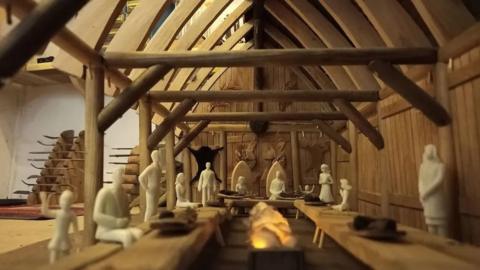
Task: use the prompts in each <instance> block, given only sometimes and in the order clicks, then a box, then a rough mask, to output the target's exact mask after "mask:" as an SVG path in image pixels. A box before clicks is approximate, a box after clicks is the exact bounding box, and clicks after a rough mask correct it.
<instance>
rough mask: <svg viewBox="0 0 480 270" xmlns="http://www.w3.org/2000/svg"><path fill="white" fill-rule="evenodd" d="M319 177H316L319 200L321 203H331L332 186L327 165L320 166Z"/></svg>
mask: <svg viewBox="0 0 480 270" xmlns="http://www.w3.org/2000/svg"><path fill="white" fill-rule="evenodd" d="M320 170H321V171H322V172H321V173H320V176H319V177H318V183H319V184H320V196H319V198H320V200H321V201H322V202H326V203H331V202H333V201H334V200H333V195H332V184H333V178H332V175H331V174H330V168H329V167H328V165H327V164H322V165H321V166H320Z"/></svg>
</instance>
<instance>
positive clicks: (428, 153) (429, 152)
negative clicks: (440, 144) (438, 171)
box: [423, 144, 439, 161]
mask: <svg viewBox="0 0 480 270" xmlns="http://www.w3.org/2000/svg"><path fill="white" fill-rule="evenodd" d="M427 160H430V161H439V158H438V155H437V147H436V146H435V145H433V144H427V145H425V151H424V152H423V161H427Z"/></svg>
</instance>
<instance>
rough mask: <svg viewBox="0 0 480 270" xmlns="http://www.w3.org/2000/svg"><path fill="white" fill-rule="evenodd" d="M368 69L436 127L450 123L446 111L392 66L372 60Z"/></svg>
mask: <svg viewBox="0 0 480 270" xmlns="http://www.w3.org/2000/svg"><path fill="white" fill-rule="evenodd" d="M369 67H370V69H371V70H372V71H373V72H374V73H375V74H376V75H377V77H378V78H379V79H381V80H382V81H383V82H385V83H386V84H387V85H388V86H390V87H391V88H392V89H393V90H395V91H396V92H397V93H398V94H399V95H400V96H402V97H403V98H404V99H405V100H407V101H408V102H410V104H412V106H413V107H415V108H417V109H418V110H420V111H421V112H422V113H423V114H424V115H425V116H426V117H427V118H428V119H430V120H431V121H432V122H434V123H435V124H436V125H437V126H445V125H448V124H449V123H450V121H451V118H450V115H449V114H448V112H447V110H445V108H444V107H443V106H442V105H441V104H439V103H438V102H437V101H436V100H435V99H434V98H433V97H432V96H430V95H429V94H428V93H427V92H425V91H424V90H423V89H422V88H420V87H419V86H418V85H417V84H416V83H414V82H412V81H411V80H410V79H409V78H407V77H406V76H405V75H404V74H403V73H402V72H400V71H399V70H398V69H396V68H395V67H394V66H392V64H389V63H387V62H383V61H380V60H374V61H372V62H371V63H370V64H369Z"/></svg>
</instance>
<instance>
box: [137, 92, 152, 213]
mask: <svg viewBox="0 0 480 270" xmlns="http://www.w3.org/2000/svg"><path fill="white" fill-rule="evenodd" d="M139 105H140V106H139V108H138V109H139V112H138V117H139V141H140V142H139V148H140V149H139V150H140V171H139V173H142V172H143V170H145V168H147V166H148V165H150V163H151V162H152V160H151V157H150V154H151V151H150V149H149V148H148V136H150V133H152V123H151V122H150V117H151V115H152V110H151V106H150V101H149V99H148V96H144V97H142V98H141V99H140V103H139ZM145 208H146V197H145V189H144V188H143V187H141V186H140V211H141V215H142V216H144V214H145Z"/></svg>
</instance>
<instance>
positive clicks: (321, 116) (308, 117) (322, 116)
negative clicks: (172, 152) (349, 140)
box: [181, 112, 347, 122]
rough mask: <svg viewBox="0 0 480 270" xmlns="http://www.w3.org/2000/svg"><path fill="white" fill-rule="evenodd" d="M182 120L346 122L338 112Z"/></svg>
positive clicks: (205, 116)
mask: <svg viewBox="0 0 480 270" xmlns="http://www.w3.org/2000/svg"><path fill="white" fill-rule="evenodd" d="M181 119H182V120H184V121H187V122H190V121H202V120H210V121H251V120H261V121H299V120H304V121H312V120H315V119H317V120H346V119H347V117H346V116H345V115H344V114H343V113H340V112H324V113H317V112H301V113H283V112H265V113H261V112H230V113H224V112H215V113H213V112H211V113H191V114H187V115H185V116H183V117H181Z"/></svg>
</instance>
